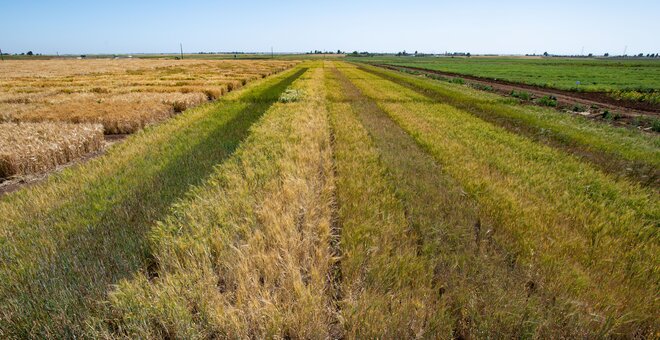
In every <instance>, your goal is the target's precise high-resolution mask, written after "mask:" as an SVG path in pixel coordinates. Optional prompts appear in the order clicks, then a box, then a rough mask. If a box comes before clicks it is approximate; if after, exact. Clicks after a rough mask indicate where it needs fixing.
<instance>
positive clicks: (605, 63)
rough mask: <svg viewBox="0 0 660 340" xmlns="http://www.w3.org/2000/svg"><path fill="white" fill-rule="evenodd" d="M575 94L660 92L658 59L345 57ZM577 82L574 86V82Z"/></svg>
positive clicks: (659, 62)
mask: <svg viewBox="0 0 660 340" xmlns="http://www.w3.org/2000/svg"><path fill="white" fill-rule="evenodd" d="M348 60H353V61H358V62H369V63H384V64H390V65H397V66H414V67H419V68H425V69H429V70H437V71H445V72H452V73H459V74H466V75H472V76H479V77H486V78H493V79H502V80H508V81H512V82H518V83H525V84H533V85H539V86H545V87H552V88H558V89H563V90H575V91H598V92H610V91H613V90H624V91H635V90H637V91H640V90H641V91H648V90H654V91H660V60H658V59H651V60H644V59H592V58H589V59H587V58H580V59H570V58H519V57H518V58H516V57H473V58H450V57H374V58H352V59H351V58H348ZM578 81H579V82H580V85H577V84H576V82H578Z"/></svg>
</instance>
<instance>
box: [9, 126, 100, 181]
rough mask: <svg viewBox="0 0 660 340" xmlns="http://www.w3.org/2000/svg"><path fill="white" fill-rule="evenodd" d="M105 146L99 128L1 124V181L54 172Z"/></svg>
mask: <svg viewBox="0 0 660 340" xmlns="http://www.w3.org/2000/svg"><path fill="white" fill-rule="evenodd" d="M103 145H104V140H103V127H102V126H101V125H98V124H97V125H94V124H68V123H22V124H15V123H0V179H2V178H8V177H12V176H17V175H25V174H32V173H40V172H45V171H48V170H52V169H54V168H56V167H57V166H58V165H62V164H66V163H68V162H70V161H72V160H75V159H78V158H80V157H82V156H84V155H87V154H89V153H91V152H95V151H98V150H101V149H102V148H103Z"/></svg>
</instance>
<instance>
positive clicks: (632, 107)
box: [375, 64, 660, 129]
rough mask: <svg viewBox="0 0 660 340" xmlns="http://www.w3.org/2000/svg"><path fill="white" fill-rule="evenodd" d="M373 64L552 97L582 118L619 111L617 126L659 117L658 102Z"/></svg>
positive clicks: (504, 91)
mask: <svg viewBox="0 0 660 340" xmlns="http://www.w3.org/2000/svg"><path fill="white" fill-rule="evenodd" d="M375 66H378V67H382V68H386V69H390V70H395V71H398V70H408V71H417V72H421V73H427V74H437V75H442V76H446V77H451V78H463V79H466V80H469V83H472V84H478V85H481V86H490V87H492V88H493V91H494V92H496V93H498V94H502V95H506V96H510V95H511V92H512V91H517V92H519V91H524V92H527V93H529V94H531V95H532V98H541V97H544V96H553V97H555V98H557V109H569V110H571V111H572V108H573V107H575V105H576V104H577V105H580V106H583V107H584V108H585V111H583V112H575V113H576V114H581V115H583V116H585V117H589V118H594V119H604V115H605V113H606V111H607V112H610V113H611V114H618V116H617V119H613V123H614V124H617V125H635V124H634V123H639V122H635V118H637V117H640V116H643V117H652V118H660V106H658V105H652V104H650V103H643V102H632V101H619V100H616V99H614V98H611V97H609V96H608V95H607V94H606V93H600V92H571V91H565V90H558V89H552V88H545V87H540V86H535V85H529V84H519V83H514V82H509V81H505V80H496V79H490V78H483V77H477V76H470V75H465V74H459V73H452V72H444V71H436V70H428V69H424V68H419V67H413V66H395V65H388V64H375ZM643 128H644V129H648V128H649V126H646V125H643Z"/></svg>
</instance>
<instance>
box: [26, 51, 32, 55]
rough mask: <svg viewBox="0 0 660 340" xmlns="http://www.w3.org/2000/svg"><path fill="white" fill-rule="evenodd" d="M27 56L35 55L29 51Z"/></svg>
mask: <svg viewBox="0 0 660 340" xmlns="http://www.w3.org/2000/svg"><path fill="white" fill-rule="evenodd" d="M26 54H27V55H34V53H32V51H28V52H27V53H26Z"/></svg>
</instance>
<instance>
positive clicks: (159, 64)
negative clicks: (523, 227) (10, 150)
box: [0, 60, 295, 134]
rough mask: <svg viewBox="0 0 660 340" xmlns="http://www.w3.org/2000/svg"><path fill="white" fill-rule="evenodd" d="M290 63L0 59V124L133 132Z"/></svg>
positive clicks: (287, 66)
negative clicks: (53, 124)
mask: <svg viewBox="0 0 660 340" xmlns="http://www.w3.org/2000/svg"><path fill="white" fill-rule="evenodd" d="M5 64H6V65H5ZM294 64H295V63H294V62H284V61H272V60H271V61H244V60H242V61H219V60H215V61H213V60H205V61H199V60H197V61H193V60H191V61H176V62H173V61H168V60H104V61H99V60H79V61H72V60H49V61H12V62H8V63H3V65H0V84H2V85H0V112H2V114H0V122H1V121H5V122H7V121H10V122H16V121H66V122H74V123H78V122H86V123H100V124H103V127H104V130H105V133H106V134H120V133H121V134H123V133H133V132H135V131H137V130H139V129H141V128H144V127H145V126H147V125H149V124H153V123H156V122H159V121H162V120H164V119H166V118H168V117H171V116H172V114H174V113H178V112H182V111H184V110H185V109H187V108H189V107H192V106H196V105H198V104H200V103H203V102H206V101H207V100H215V99H217V98H219V97H220V96H222V95H224V94H225V93H227V92H230V91H233V90H236V89H238V88H240V87H242V86H244V85H245V84H247V83H248V82H249V81H252V80H255V79H261V78H264V77H266V76H268V75H271V74H273V73H276V72H280V71H282V70H284V69H287V68H289V67H291V66H293V65H294Z"/></svg>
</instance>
